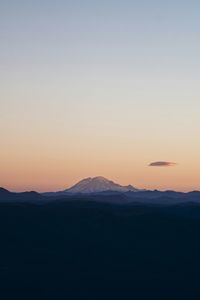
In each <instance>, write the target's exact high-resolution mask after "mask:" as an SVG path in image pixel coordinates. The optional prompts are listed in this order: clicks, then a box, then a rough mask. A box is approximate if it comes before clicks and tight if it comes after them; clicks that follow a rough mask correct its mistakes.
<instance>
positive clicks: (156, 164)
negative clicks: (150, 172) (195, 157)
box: [149, 161, 177, 167]
mask: <svg viewBox="0 0 200 300" xmlns="http://www.w3.org/2000/svg"><path fill="white" fill-rule="evenodd" d="M176 165H177V164H176V163H174V162H170V161H155V162H152V163H150V164H149V167H175V166H176Z"/></svg>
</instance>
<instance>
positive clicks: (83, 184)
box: [64, 176, 138, 194]
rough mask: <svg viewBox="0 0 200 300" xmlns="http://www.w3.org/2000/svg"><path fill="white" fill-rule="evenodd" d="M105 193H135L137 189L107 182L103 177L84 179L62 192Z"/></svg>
mask: <svg viewBox="0 0 200 300" xmlns="http://www.w3.org/2000/svg"><path fill="white" fill-rule="evenodd" d="M106 191H115V192H128V191H132V192H137V191H138V189H136V188H134V187H133V186H132V185H128V186H122V185H120V184H117V183H115V182H113V181H111V180H108V179H106V178H104V177H101V176H99V177H94V178H91V177H89V178H86V179H83V180H81V181H80V182H78V183H77V184H75V185H74V186H72V187H71V188H69V189H67V190H65V191H64V192H69V193H74V194H75V193H82V194H83V193H84V194H90V193H100V192H106Z"/></svg>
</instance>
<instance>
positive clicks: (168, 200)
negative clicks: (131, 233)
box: [0, 176, 200, 205]
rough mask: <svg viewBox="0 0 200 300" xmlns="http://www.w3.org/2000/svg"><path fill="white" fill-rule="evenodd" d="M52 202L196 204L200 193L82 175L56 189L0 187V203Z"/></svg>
mask: <svg viewBox="0 0 200 300" xmlns="http://www.w3.org/2000/svg"><path fill="white" fill-rule="evenodd" d="M53 201H81V202H88V201H89V202H99V203H108V204H120V205H127V204H128V205H130V204H136V203H137V204H138V203H139V204H142V205H143V204H145V205H176V204H183V203H189V202H190V203H191V202H192V203H198V204H200V192H199V191H193V192H189V193H182V192H175V191H157V190H154V191H148V190H140V189H137V188H135V187H133V186H132V185H128V186H122V185H120V184H117V183H115V182H113V181H111V180H108V179H106V178H104V177H100V176H99V177H94V178H91V177H90V178H86V179H83V180H81V181H80V182H78V183H77V184H75V185H74V186H72V187H71V188H69V189H65V190H63V191H59V192H50V193H42V194H40V193H37V192H34V191H32V192H23V193H12V192H10V191H8V190H6V189H4V188H0V202H4V203H5V202H20V203H21V202H27V203H36V204H40V203H41V204H42V203H47V202H53Z"/></svg>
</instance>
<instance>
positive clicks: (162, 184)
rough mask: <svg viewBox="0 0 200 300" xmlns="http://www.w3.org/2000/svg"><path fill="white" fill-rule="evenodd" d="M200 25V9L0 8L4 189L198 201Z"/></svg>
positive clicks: (140, 5)
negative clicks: (89, 186) (130, 189)
mask: <svg viewBox="0 0 200 300" xmlns="http://www.w3.org/2000/svg"><path fill="white" fill-rule="evenodd" d="M199 13H200V1H197V0H196V1H195V0H190V1H185V0H173V1H172V0H168V1H161V0H159V1H158V0H157V1H156V0H151V1H150V0H138V1H134V0H123V1H117V0H101V1H92V0H90V1H88V0H85V1H81V0H78V1H77V0H73V1H72V0H71V1H67V0H56V1H52V0H40V1H39V0H34V1H33V0H26V1H25V0H18V1H16V0H15V1H14V0H11V1H6V0H0V77H1V80H0V138H1V148H0V186H3V187H6V188H9V189H11V190H16V191H21V190H30V189H31V190H32V189H34V190H38V191H47V190H59V189H62V188H66V187H67V186H69V185H71V184H73V183H75V182H76V181H78V180H80V179H82V178H83V177H89V176H97V175H102V176H105V177H108V178H110V179H112V180H115V181H117V182H119V183H121V184H129V183H130V184H133V185H136V186H137V187H139V188H143V187H144V188H151V189H154V188H158V189H176V190H192V189H200V18H199ZM156 161H169V162H175V163H177V165H176V166H170V167H148V164H149V163H152V162H156Z"/></svg>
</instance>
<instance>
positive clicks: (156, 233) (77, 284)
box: [0, 201, 200, 300]
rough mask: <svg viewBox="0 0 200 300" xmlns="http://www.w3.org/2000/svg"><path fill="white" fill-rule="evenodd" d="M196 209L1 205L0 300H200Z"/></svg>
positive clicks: (82, 204)
mask: <svg viewBox="0 0 200 300" xmlns="http://www.w3.org/2000/svg"><path fill="white" fill-rule="evenodd" d="M199 233H200V206H198V205H197V204H184V205H178V206H168V207H164V206H149V205H139V204H134V205H131V206H130V205H129V206H117V205H111V204H101V203H96V202H86V201H85V202H79V201H76V202H73V201H72V202H64V201H63V202H52V203H48V204H45V205H35V204H27V203H18V204H17V203H7V204H6V203H4V204H3V203H1V204H0V242H1V246H0V298H1V299H12V300H13V299H34V300H35V299H37V300H43V299H50V300H51V299H69V300H71V299H80V300H82V299H93V300H95V299H101V300H102V299H135V300H139V299H148V300H149V299H152V300H156V299H159V300H164V299H187V300H188V299H199V297H200V286H199V277H200V239H199Z"/></svg>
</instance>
